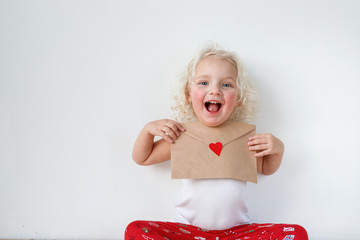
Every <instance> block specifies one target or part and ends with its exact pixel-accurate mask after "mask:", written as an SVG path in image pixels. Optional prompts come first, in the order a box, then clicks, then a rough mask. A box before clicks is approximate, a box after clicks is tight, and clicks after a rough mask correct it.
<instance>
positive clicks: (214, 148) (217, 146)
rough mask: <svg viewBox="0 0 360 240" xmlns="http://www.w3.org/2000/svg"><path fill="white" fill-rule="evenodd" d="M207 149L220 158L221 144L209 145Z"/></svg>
mask: <svg viewBox="0 0 360 240" xmlns="http://www.w3.org/2000/svg"><path fill="white" fill-rule="evenodd" d="M209 148H210V149H211V150H212V151H213V152H214V153H215V154H216V155H218V156H220V153H221V150H222V143H221V142H217V143H210V144H209Z"/></svg>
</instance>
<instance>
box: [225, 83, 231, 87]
mask: <svg viewBox="0 0 360 240" xmlns="http://www.w3.org/2000/svg"><path fill="white" fill-rule="evenodd" d="M223 87H231V85H230V84H229V83H224V84H223Z"/></svg>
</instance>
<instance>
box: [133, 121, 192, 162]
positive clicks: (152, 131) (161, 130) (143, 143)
mask: <svg viewBox="0 0 360 240" xmlns="http://www.w3.org/2000/svg"><path fill="white" fill-rule="evenodd" d="M182 131H185V129H184V128H183V127H182V126H181V125H180V124H179V123H177V122H175V121H172V120H168V119H163V120H158V121H154V122H149V123H147V124H146V125H145V126H144V128H143V129H142V130H141V132H140V134H139V136H138V137H137V139H136V141H135V144H134V148H133V153H132V157H133V160H134V161H135V162H136V163H137V164H139V165H152V164H156V163H161V162H164V161H167V160H170V147H171V143H173V142H174V141H175V140H176V139H177V137H178V136H180V132H182ZM155 136H160V137H162V139H161V140H158V141H155V142H154V137H155Z"/></svg>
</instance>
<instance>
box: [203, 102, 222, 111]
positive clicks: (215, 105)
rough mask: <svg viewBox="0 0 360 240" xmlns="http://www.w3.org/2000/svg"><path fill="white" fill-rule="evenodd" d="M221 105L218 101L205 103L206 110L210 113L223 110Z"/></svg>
mask: <svg viewBox="0 0 360 240" xmlns="http://www.w3.org/2000/svg"><path fill="white" fill-rule="evenodd" d="M221 105H222V104H221V103H219V102H217V101H208V102H205V108H206V110H208V111H209V112H217V111H219V110H220V108H221Z"/></svg>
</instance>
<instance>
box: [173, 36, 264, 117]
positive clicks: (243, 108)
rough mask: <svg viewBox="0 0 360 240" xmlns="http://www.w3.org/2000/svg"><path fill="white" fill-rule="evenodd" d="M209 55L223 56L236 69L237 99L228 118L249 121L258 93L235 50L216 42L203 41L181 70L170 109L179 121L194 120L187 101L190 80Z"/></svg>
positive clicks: (252, 114)
mask: <svg viewBox="0 0 360 240" xmlns="http://www.w3.org/2000/svg"><path fill="white" fill-rule="evenodd" d="M209 56H216V57H219V58H224V59H226V60H227V61H229V62H230V63H232V64H233V65H234V67H235V68H236V69H237V78H236V86H237V90H238V100H237V104H236V107H235V108H234V110H233V112H232V114H231V115H230V118H229V120H234V121H244V122H249V121H251V119H252V118H253V117H254V115H255V112H256V104H257V100H258V95H257V93H256V91H255V89H254V87H253V84H252V82H251V81H250V79H249V77H248V73H247V71H246V69H245V67H244V65H243V64H242V63H241V61H240V59H239V58H238V56H237V54H236V53H235V52H231V51H227V50H225V49H224V48H223V47H222V46H221V45H219V44H218V43H216V42H213V41H210V42H205V43H204V44H203V45H202V47H200V49H199V50H198V51H197V53H196V54H195V56H194V57H193V58H192V59H191V61H190V63H189V64H188V66H187V67H186V69H185V70H184V71H183V72H182V74H181V76H180V79H179V81H178V86H177V87H176V90H177V91H176V93H175V94H174V96H173V97H174V105H173V106H172V110H173V111H174V112H175V114H176V117H175V118H176V120H177V121H179V122H192V121H196V120H197V117H196V115H195V112H194V111H193V108H192V105H191V103H190V102H189V101H188V96H189V90H190V85H191V82H192V81H193V79H194V76H195V70H196V66H197V65H198V63H199V62H200V61H201V60H202V59H204V58H206V57H209Z"/></svg>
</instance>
